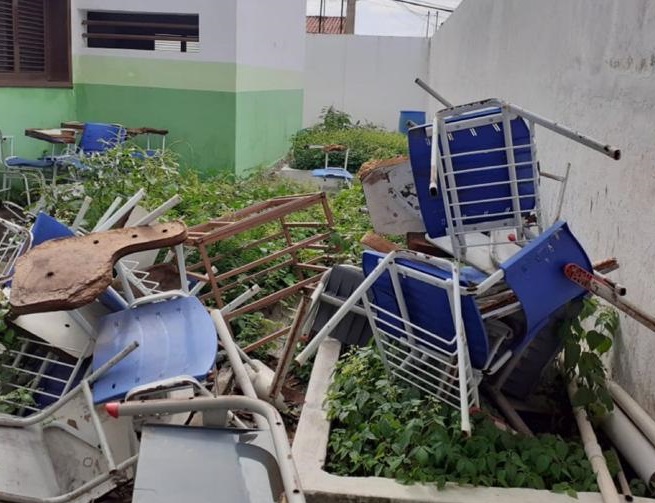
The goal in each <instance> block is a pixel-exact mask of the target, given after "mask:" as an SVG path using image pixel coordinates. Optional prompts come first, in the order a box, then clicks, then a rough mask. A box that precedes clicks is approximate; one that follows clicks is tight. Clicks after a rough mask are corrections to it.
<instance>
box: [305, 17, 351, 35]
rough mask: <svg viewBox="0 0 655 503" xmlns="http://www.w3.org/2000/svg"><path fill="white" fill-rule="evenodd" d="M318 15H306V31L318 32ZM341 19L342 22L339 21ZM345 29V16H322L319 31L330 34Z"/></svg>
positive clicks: (342, 31) (336, 33)
mask: <svg viewBox="0 0 655 503" xmlns="http://www.w3.org/2000/svg"><path fill="white" fill-rule="evenodd" d="M318 19H319V17H318V16H307V33H319V31H318V26H319V21H318ZM342 19H343V22H342V21H341V20H342ZM345 29H346V18H345V17H344V18H341V17H340V16H323V21H321V31H320V33H327V34H330V35H339V34H340V33H344V31H345Z"/></svg>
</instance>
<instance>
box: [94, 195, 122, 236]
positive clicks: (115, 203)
mask: <svg viewBox="0 0 655 503" xmlns="http://www.w3.org/2000/svg"><path fill="white" fill-rule="evenodd" d="M122 202H123V198H122V197H120V196H116V197H115V198H114V200H113V201H112V202H111V204H110V205H109V208H107V209H106V210H105V212H104V213H103V214H102V216H101V217H100V218H99V219H98V221H97V222H96V226H95V227H94V228H93V229H92V230H91V232H95V231H96V230H97V229H98V227H100V226H101V225H103V224H104V223H105V222H106V221H107V219H108V218H109V217H110V216H111V215H112V214H113V213H114V212H115V211H116V208H118V206H119V205H120V204H121V203H122Z"/></svg>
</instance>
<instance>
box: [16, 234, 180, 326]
mask: <svg viewBox="0 0 655 503" xmlns="http://www.w3.org/2000/svg"><path fill="white" fill-rule="evenodd" d="M186 234H187V232H186V226H185V225H184V224H183V223H182V222H169V223H166V224H157V225H153V226H149V227H128V228H124V229H116V230H111V231H107V232H96V233H92V234H88V235H86V236H76V237H70V238H64V239H54V240H52V241H47V242H45V243H43V244H41V245H40V246H38V247H36V248H33V249H32V250H30V251H29V252H27V253H26V254H25V255H23V256H22V257H20V258H19V259H18V260H17V262H16V271H15V273H14V278H13V281H12V289H11V299H10V303H11V306H12V309H13V311H14V312H15V313H16V314H28V313H40V312H47V311H60V310H69V309H76V308H78V307H81V306H83V305H85V304H88V303H89V302H91V301H93V300H95V299H96V298H98V296H100V295H101V294H102V293H103V292H104V291H105V290H106V289H107V287H109V286H110V285H111V283H112V280H113V274H112V270H113V266H114V264H115V263H116V261H117V260H118V259H120V258H121V257H124V256H126V255H129V254H130V253H134V252H139V251H144V250H152V249H156V248H161V247H164V246H173V245H177V244H179V243H182V242H183V241H184V240H185V239H186Z"/></svg>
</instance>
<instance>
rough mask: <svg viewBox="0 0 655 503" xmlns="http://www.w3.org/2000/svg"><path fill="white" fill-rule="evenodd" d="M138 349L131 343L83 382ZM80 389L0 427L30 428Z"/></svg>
mask: <svg viewBox="0 0 655 503" xmlns="http://www.w3.org/2000/svg"><path fill="white" fill-rule="evenodd" d="M138 347H139V343H138V342H137V341H132V342H131V343H130V344H128V345H127V346H126V347H125V348H123V349H122V350H121V351H120V352H119V353H118V354H116V355H114V356H112V357H111V358H110V359H109V360H108V361H107V362H106V363H104V364H103V365H101V366H100V367H99V368H98V369H97V370H96V371H94V372H92V373H91V375H89V377H87V378H86V379H85V380H86V381H87V382H88V383H89V384H91V383H93V382H95V381H96V380H98V378H100V377H101V376H102V375H103V374H104V373H105V372H107V371H108V370H109V369H111V368H112V367H113V366H115V365H116V364H117V363H118V362H119V361H121V360H122V359H123V358H125V357H126V356H127V355H129V354H130V353H131V352H132V351H134V350H135V349H136V348H138ZM81 389H82V384H81V383H80V384H78V385H77V386H75V388H73V389H72V390H71V391H69V392H68V394H66V395H64V396H62V397H61V398H60V399H59V400H57V401H56V402H55V403H54V404H52V405H51V406H50V407H47V408H45V409H43V410H42V411H40V412H39V413H37V414H34V415H32V416H29V417H25V418H17V417H3V416H0V427H2V426H8V427H11V428H24V427H26V426H32V425H34V424H37V423H39V422H40V421H43V420H44V419H47V418H49V417H51V416H52V414H53V413H54V412H56V411H58V410H59V409H61V408H62V407H63V406H64V405H66V404H67V403H68V402H70V401H71V400H72V399H73V397H75V396H76V395H77V393H79V392H80V390H81ZM0 501H2V498H0Z"/></svg>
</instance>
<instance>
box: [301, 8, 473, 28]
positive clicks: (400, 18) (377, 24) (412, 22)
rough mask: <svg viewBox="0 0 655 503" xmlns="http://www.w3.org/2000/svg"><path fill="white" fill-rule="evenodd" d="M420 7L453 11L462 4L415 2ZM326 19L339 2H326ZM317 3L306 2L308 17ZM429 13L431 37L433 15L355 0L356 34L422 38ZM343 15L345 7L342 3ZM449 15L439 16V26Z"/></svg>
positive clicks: (336, 10) (336, 11)
mask: <svg viewBox="0 0 655 503" xmlns="http://www.w3.org/2000/svg"><path fill="white" fill-rule="evenodd" d="M416 1H419V3H426V4H433V5H439V6H442V7H448V8H451V9H454V8H455V7H457V6H458V5H459V3H460V2H461V0H416ZM325 2H326V4H327V7H326V9H325V14H326V15H327V16H338V15H340V13H341V0H325ZM320 3H321V2H320V0H307V15H308V16H317V15H318V14H319V7H320ZM429 10H430V11H431V13H430V28H429V30H430V35H432V33H433V31H434V27H435V21H436V19H435V11H434V10H432V9H425V8H422V7H416V6H413V5H407V4H402V3H398V2H394V1H393V0H357V16H356V17H355V33H356V34H357V35H392V36H405V37H424V36H425V33H426V29H427V27H428V11H429ZM344 15H345V3H344ZM447 17H448V13H446V12H439V24H441V23H442V22H443V21H445V20H446V18H447Z"/></svg>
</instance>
